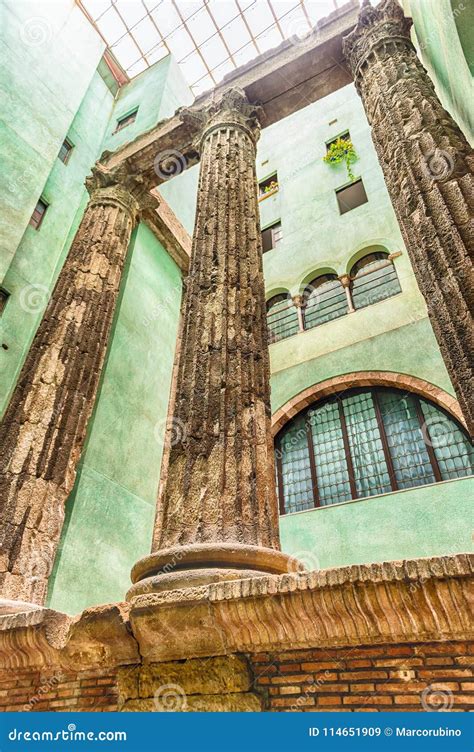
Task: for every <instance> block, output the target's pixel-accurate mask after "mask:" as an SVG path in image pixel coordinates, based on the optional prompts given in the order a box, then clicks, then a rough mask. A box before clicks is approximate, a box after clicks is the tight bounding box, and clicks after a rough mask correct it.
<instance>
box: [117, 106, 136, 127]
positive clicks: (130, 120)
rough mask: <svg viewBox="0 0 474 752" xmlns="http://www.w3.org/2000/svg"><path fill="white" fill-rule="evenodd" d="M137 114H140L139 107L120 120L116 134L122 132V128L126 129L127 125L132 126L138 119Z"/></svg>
mask: <svg viewBox="0 0 474 752" xmlns="http://www.w3.org/2000/svg"><path fill="white" fill-rule="evenodd" d="M137 112H138V107H136V108H135V109H134V110H132V112H129V113H128V114H127V115H124V116H123V117H121V118H118V120H117V125H116V127H115V130H114V133H117V132H118V131H121V130H122V128H126V127H127V125H131V124H132V123H134V122H135V120H136V119H137Z"/></svg>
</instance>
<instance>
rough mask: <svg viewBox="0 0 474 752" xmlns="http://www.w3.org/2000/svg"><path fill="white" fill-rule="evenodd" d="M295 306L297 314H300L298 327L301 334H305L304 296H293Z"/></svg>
mask: <svg viewBox="0 0 474 752" xmlns="http://www.w3.org/2000/svg"><path fill="white" fill-rule="evenodd" d="M292 300H293V305H294V306H295V308H296V312H297V314H298V326H299V330H300V332H304V318H303V307H304V304H305V303H304V296H303V295H293V298H292Z"/></svg>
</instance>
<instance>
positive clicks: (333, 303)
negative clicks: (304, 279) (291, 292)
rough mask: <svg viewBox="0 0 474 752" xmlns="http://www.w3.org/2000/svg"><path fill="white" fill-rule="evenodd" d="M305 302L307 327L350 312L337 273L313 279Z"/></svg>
mask: <svg viewBox="0 0 474 752" xmlns="http://www.w3.org/2000/svg"><path fill="white" fill-rule="evenodd" d="M303 303H304V308H303V316H304V328H305V329H311V328H312V327H313V326H318V324H324V323H325V322H326V321H331V320H332V319H337V318H339V316H343V315H344V314H345V313H347V312H348V308H347V297H346V293H345V290H344V288H343V286H342V284H341V282H340V280H339V279H338V277H337V274H323V275H321V276H320V277H316V279H313V281H312V282H310V284H309V285H308V286H307V287H306V289H305V291H304V295H303Z"/></svg>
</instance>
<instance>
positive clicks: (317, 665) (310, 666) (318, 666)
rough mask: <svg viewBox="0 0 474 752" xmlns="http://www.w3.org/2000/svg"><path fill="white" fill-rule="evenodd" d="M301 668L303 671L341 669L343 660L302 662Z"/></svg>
mask: <svg viewBox="0 0 474 752" xmlns="http://www.w3.org/2000/svg"><path fill="white" fill-rule="evenodd" d="M369 665H370V664H369ZM301 668H302V669H303V671H324V670H325V669H329V668H333V669H340V668H341V661H319V662H315V661H312V662H311V663H302V664H301Z"/></svg>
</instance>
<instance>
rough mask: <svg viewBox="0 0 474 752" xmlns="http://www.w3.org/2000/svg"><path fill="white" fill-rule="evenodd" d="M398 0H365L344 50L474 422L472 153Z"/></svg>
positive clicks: (460, 391) (432, 311)
mask: <svg viewBox="0 0 474 752" xmlns="http://www.w3.org/2000/svg"><path fill="white" fill-rule="evenodd" d="M410 27H411V21H410V20H408V19H406V18H405V17H404V14H403V11H402V9H401V8H400V6H399V4H398V3H397V2H396V0H382V2H381V3H380V5H378V6H377V7H376V8H372V7H371V5H370V4H369V3H368V2H367V0H365V1H364V4H363V7H362V10H361V13H360V17H359V22H358V25H357V27H356V28H355V29H354V31H352V32H351V33H350V34H349V35H348V36H347V37H345V39H344V53H345V55H346V58H347V60H348V62H349V65H350V68H351V70H352V73H353V75H354V80H355V84H356V87H357V90H358V92H359V94H360V96H361V98H362V102H363V104H364V107H365V111H366V113H367V118H368V120H369V123H370V125H371V126H372V137H373V141H374V144H375V148H376V150H377V154H378V157H379V161H380V165H381V167H382V170H383V172H384V177H385V182H386V185H387V188H388V191H389V193H390V197H391V199H392V203H393V206H394V209H395V212H396V214H397V217H398V221H399V223H400V228H401V231H402V234H403V237H404V240H405V243H406V246H407V249H408V253H409V255H410V259H411V262H412V265H413V269H414V272H415V275H416V278H417V281H418V285H419V287H420V290H421V292H422V294H423V296H424V298H425V301H426V305H427V308H428V314H429V317H430V321H431V324H432V327H433V330H434V333H435V335H436V338H437V340H438V344H439V347H440V350H441V353H442V355H443V358H444V361H445V363H446V367H447V369H448V372H449V375H450V377H451V381H452V383H453V386H454V388H455V390H456V394H457V397H458V399H459V403H460V406H461V409H462V411H463V414H464V417H465V419H466V423H467V424H468V427H469V428H470V430H471V431H473V430H474V379H473V363H474V354H473V353H474V348H473V331H474V330H473V326H472V315H471V312H472V310H473V305H474V284H473V282H474V280H473V273H472V254H473V246H474V241H473V222H472V205H473V201H474V180H473V175H472V170H473V167H474V157H473V154H472V150H471V149H470V147H469V144H468V142H467V141H466V139H465V138H464V136H463V134H462V132H461V131H460V129H459V128H458V126H457V125H456V123H455V122H454V120H453V119H452V118H451V116H450V115H449V114H448V113H447V112H446V111H445V110H444V109H443V107H442V106H441V104H440V102H439V100H438V98H437V96H436V93H435V90H434V86H433V84H432V82H431V80H430V78H429V76H428V74H427V72H426V70H425V69H424V68H423V66H422V64H421V62H420V61H419V59H418V57H417V55H416V52H415V49H414V47H413V45H412V42H411V40H410Z"/></svg>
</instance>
